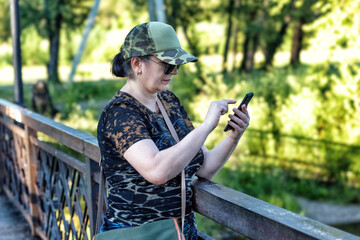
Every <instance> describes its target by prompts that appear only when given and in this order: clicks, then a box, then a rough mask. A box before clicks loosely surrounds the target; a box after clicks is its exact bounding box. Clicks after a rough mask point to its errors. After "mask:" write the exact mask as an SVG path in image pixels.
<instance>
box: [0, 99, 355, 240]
mask: <svg viewBox="0 0 360 240" xmlns="http://www.w3.org/2000/svg"><path fill="white" fill-rule="evenodd" d="M41 138H48V139H49V138H51V139H52V141H53V142H55V143H57V144H60V145H61V146H66V147H67V148H70V149H72V150H73V151H74V152H76V153H77V154H79V155H80V156H81V157H83V158H84V159H82V160H81V161H80V160H79V159H77V158H74V157H72V156H70V155H69V154H66V153H64V152H63V151H60V150H59V148H58V147H54V146H53V145H50V144H48V143H45V141H41V140H40V139H41ZM50 142H51V141H50ZM99 158H100V151H99V147H98V145H97V140H96V138H95V137H93V136H91V135H89V134H86V133H84V132H81V131H78V130H76V129H72V128H70V127H67V126H65V125H63V124H61V123H58V122H55V121H53V120H51V119H48V118H46V117H44V116H41V115H39V114H36V113H34V112H31V111H29V110H27V109H23V108H21V107H19V106H17V105H15V104H13V103H10V102H7V101H5V100H2V99H0V187H1V188H2V189H3V191H5V193H6V194H7V196H8V197H10V198H11V199H12V200H13V202H14V203H15V204H16V206H17V207H18V208H19V209H20V210H21V212H22V213H23V215H24V217H25V218H26V219H27V221H28V222H29V224H30V226H31V229H32V233H33V235H37V236H40V237H41V238H42V239H55V240H56V239H91V237H92V236H93V234H94V228H95V226H94V225H95V219H96V216H95V215H96V206H97V205H96V203H97V196H98V182H99V167H98V159H99ZM194 191H195V210H196V211H197V212H198V213H200V214H202V215H204V216H205V217H207V218H209V219H212V220H214V221H216V222H218V223H220V224H222V225H224V226H227V227H229V228H230V229H232V230H234V231H235V232H238V233H240V234H242V235H244V236H247V237H249V238H251V239H360V238H359V237H356V236H354V235H351V234H349V233H346V232H343V231H340V230H337V229H335V228H332V227H330V226H327V225H324V224H321V223H319V222H316V221H314V220H311V219H308V218H306V217H303V216H300V215H297V214H295V213H292V212H289V211H287V210H285V209H281V208H279V207H276V206H273V205H271V204H269V203H266V202H263V201H261V200H258V199H256V198H253V197H250V196H248V195H245V194H243V193H240V192H237V191H234V190H232V189H229V188H226V187H224V186H221V185H218V184H215V183H213V182H209V181H205V180H199V181H198V182H197V183H196V184H195V186H194ZM200 234H201V239H211V238H210V237H208V236H206V235H205V234H202V233H200Z"/></svg>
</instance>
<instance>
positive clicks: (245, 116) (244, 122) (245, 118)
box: [229, 105, 250, 129]
mask: <svg viewBox="0 0 360 240" xmlns="http://www.w3.org/2000/svg"><path fill="white" fill-rule="evenodd" d="M233 112H234V113H235V114H234V115H232V114H230V115H229V118H230V119H231V120H232V121H233V123H235V124H237V125H238V126H239V127H240V128H242V129H246V128H247V127H248V126H249V123H250V116H249V113H248V111H247V109H246V106H245V105H243V106H242V111H240V110H239V109H237V108H233ZM231 126H232V125H231ZM232 127H233V126H232Z"/></svg>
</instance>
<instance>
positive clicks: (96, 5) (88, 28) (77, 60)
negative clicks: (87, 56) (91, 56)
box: [68, 0, 100, 84]
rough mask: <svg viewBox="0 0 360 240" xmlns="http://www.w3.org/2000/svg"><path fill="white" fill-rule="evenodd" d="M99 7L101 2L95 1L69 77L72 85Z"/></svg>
mask: <svg viewBox="0 0 360 240" xmlns="http://www.w3.org/2000/svg"><path fill="white" fill-rule="evenodd" d="M99 5H100V0H95V2H94V6H93V7H92V8H91V11H90V13H89V16H88V20H87V23H86V26H85V30H84V33H83V38H82V40H81V43H80V46H79V49H78V52H77V53H76V55H75V57H74V60H73V64H72V68H71V72H70V75H69V78H68V83H70V84H71V83H72V82H73V78H74V75H75V73H76V68H77V65H78V64H79V63H80V60H81V57H82V55H83V53H84V51H85V47H86V42H87V39H88V37H89V34H90V31H91V29H92V27H93V26H94V23H95V17H96V15H97V12H98V9H99Z"/></svg>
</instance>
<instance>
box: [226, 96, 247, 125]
mask: <svg viewBox="0 0 360 240" xmlns="http://www.w3.org/2000/svg"><path fill="white" fill-rule="evenodd" d="M253 96H254V93H252V92H249V93H247V94H246V95H245V97H244V99H243V100H242V101H241V103H240V105H239V107H238V109H239V110H240V111H241V106H242V105H244V104H245V106H247V105H248V104H249V102H250V100H251V98H252V97H253ZM230 129H232V127H231V126H230V125H229V124H228V125H226V127H225V128H224V132H226V131H228V130H230Z"/></svg>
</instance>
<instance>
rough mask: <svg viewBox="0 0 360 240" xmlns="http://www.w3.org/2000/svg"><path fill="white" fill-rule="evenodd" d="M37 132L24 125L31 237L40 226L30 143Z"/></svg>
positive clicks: (33, 162) (35, 160) (34, 165)
mask: <svg viewBox="0 0 360 240" xmlns="http://www.w3.org/2000/svg"><path fill="white" fill-rule="evenodd" d="M36 136H37V132H36V131H35V130H34V129H32V128H30V127H29V126H27V125H25V144H26V150H27V151H26V157H27V159H28V161H27V162H28V164H29V165H28V167H27V174H26V178H27V179H26V183H27V186H28V189H29V199H30V202H29V208H30V218H31V233H32V235H37V230H36V228H37V227H38V226H40V224H41V214H40V210H39V206H38V201H37V199H38V196H37V192H38V191H37V189H36V188H37V186H36V182H37V181H36V178H37V156H36V151H35V147H34V145H33V144H32V143H31V139H30V138H32V137H36Z"/></svg>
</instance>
